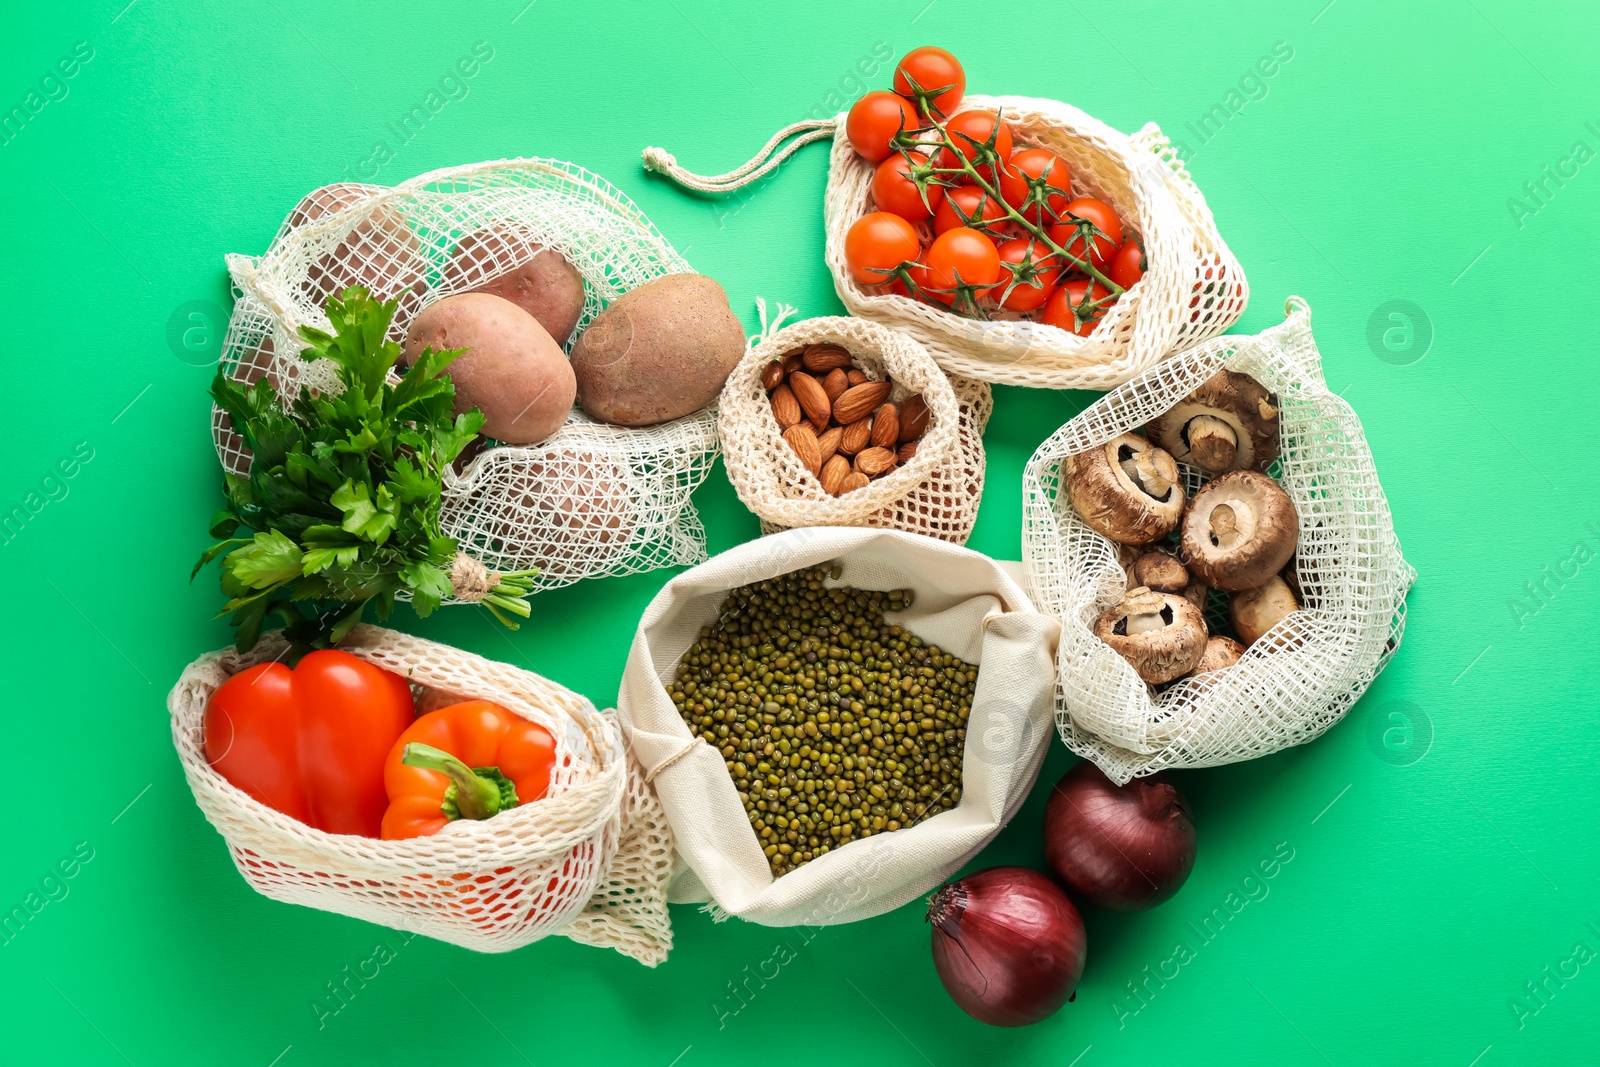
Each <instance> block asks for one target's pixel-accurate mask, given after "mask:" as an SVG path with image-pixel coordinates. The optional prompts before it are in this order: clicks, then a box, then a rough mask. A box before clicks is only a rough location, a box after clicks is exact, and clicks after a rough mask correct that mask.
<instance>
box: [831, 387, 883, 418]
mask: <svg viewBox="0 0 1600 1067" xmlns="http://www.w3.org/2000/svg"><path fill="white" fill-rule="evenodd" d="M818 388H821V387H820V386H819V387H818ZM824 395H826V394H824ZM888 399H889V383H888V382H862V383H861V384H860V385H852V386H851V387H850V388H848V389H846V390H845V391H844V392H843V393H841V394H839V399H838V400H835V401H834V402H833V421H835V422H837V423H838V424H839V425H840V426H849V425H850V424H851V423H852V422H855V421H856V420H857V419H861V418H865V417H866V416H868V415H870V414H872V413H873V412H874V411H876V410H878V405H879V404H881V403H883V402H884V401H885V400H888Z"/></svg>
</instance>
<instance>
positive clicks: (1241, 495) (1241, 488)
mask: <svg viewBox="0 0 1600 1067" xmlns="http://www.w3.org/2000/svg"><path fill="white" fill-rule="evenodd" d="M1299 537H1300V519H1299V516H1298V515H1297V514H1296V513H1295V510H1294V502H1293V501H1291V500H1290V499H1289V494H1287V493H1285V492H1284V491H1283V490H1282V489H1280V488H1279V487H1278V483H1277V482H1275V481H1273V480H1272V479H1271V478H1268V477H1267V476H1266V475H1265V474H1261V473H1259V472H1257V471H1229V472H1228V473H1227V474H1224V475H1222V476H1221V477H1218V478H1213V479H1212V480H1211V481H1209V482H1207V483H1206V484H1205V485H1204V486H1202V487H1201V488H1200V491H1199V492H1198V493H1196V494H1195V495H1194V499H1193V500H1191V501H1190V502H1189V510H1188V511H1187V512H1185V514H1184V517H1183V550H1182V551H1183V558H1184V560H1185V561H1187V563H1188V565H1189V571H1190V573H1191V574H1194V575H1195V576H1197V577H1198V578H1199V579H1200V580H1201V581H1203V582H1205V583H1206V584H1207V585H1209V586H1212V587H1213V588H1216V589H1226V590H1229V591H1230V592H1231V591H1237V590H1240V589H1254V588H1256V587H1257V586H1259V585H1261V584H1263V583H1264V582H1266V580H1267V579H1268V578H1270V577H1272V576H1273V575H1275V574H1277V573H1278V572H1279V571H1280V570H1282V569H1283V565H1284V564H1285V563H1288V562H1289V557H1290V556H1292V555H1294V550H1295V545H1296V543H1297V542H1298V541H1299Z"/></svg>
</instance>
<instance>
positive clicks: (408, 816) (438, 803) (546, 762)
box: [383, 700, 556, 840]
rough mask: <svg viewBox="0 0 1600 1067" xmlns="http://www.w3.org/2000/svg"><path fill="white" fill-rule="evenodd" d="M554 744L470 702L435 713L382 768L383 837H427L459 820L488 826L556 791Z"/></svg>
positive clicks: (541, 731)
mask: <svg viewBox="0 0 1600 1067" xmlns="http://www.w3.org/2000/svg"><path fill="white" fill-rule="evenodd" d="M555 765H556V741H555V738H554V737H552V736H551V735H550V731H549V730H546V729H545V728H544V727H543V726H540V725H539V724H538V723H534V722H529V721H528V720H527V719H524V718H523V717H522V716H520V715H516V714H514V713H512V712H510V711H508V710H506V709H505V708H503V707H501V706H500V705H499V704H492V703H490V702H489V701H487V700H468V701H466V702H464V703H461V704H452V705H450V706H449V707H447V708H440V709H439V710H437V711H430V712H429V713H428V714H426V715H424V716H422V717H421V718H420V719H418V720H417V721H416V722H414V723H412V724H411V726H410V727H409V728H408V729H407V730H406V732H405V733H403V734H401V735H400V739H399V740H398V741H396V742H395V743H394V747H392V748H391V749H389V755H388V757H387V758H386V759H385V761H384V767H383V785H384V789H385V790H386V791H387V792H388V794H389V809H388V810H387V811H386V812H384V815H383V837H384V839H385V840H394V839H397V838H404V837H426V836H428V835H430V834H436V833H438V832H439V831H440V830H442V829H444V827H445V825H446V824H448V823H450V822H452V821H453V820H455V819H487V818H489V817H490V816H492V815H495V814H497V813H499V812H502V811H506V810H508V809H510V808H514V807H516V806H517V805H518V804H526V803H527V802H528V801H530V800H537V799H539V798H540V797H542V796H544V795H545V793H546V792H548V791H549V789H550V777H551V774H552V773H553V772H554V770H555Z"/></svg>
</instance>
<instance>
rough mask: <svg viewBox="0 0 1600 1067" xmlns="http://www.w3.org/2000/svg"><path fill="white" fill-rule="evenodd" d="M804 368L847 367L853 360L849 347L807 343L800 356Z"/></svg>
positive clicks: (816, 369)
mask: <svg viewBox="0 0 1600 1067" xmlns="http://www.w3.org/2000/svg"><path fill="white" fill-rule="evenodd" d="M801 362H802V363H803V364H805V368H806V370H812V371H830V370H833V369H835V368H837V367H845V368H848V367H849V366H850V365H851V364H852V363H853V362H855V361H854V360H853V359H851V358H850V351H849V349H847V348H845V347H844V346H843V345H830V344H822V345H807V346H806V351H805V355H804V356H803V357H801Z"/></svg>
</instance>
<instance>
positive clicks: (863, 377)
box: [845, 367, 869, 385]
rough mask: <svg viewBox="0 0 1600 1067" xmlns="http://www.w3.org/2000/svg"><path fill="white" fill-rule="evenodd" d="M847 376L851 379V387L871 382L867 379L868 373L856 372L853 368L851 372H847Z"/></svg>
mask: <svg viewBox="0 0 1600 1067" xmlns="http://www.w3.org/2000/svg"><path fill="white" fill-rule="evenodd" d="M845 376H846V377H847V378H849V379H850V384H851V385H860V384H861V383H862V382H865V381H868V380H869V379H868V378H867V372H866V371H864V370H856V369H855V368H853V367H852V368H851V369H850V370H849V371H847V372H846V374H845Z"/></svg>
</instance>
